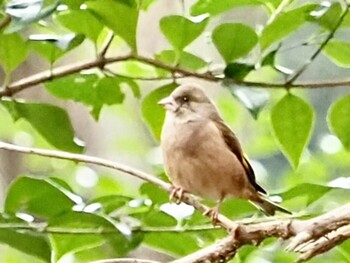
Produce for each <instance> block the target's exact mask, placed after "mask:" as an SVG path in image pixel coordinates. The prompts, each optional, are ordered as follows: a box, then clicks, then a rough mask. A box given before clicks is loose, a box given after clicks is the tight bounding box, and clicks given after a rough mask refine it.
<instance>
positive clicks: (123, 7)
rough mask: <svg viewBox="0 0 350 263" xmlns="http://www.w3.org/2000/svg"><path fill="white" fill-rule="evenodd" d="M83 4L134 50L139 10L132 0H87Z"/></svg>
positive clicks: (135, 48)
mask: <svg viewBox="0 0 350 263" xmlns="http://www.w3.org/2000/svg"><path fill="white" fill-rule="evenodd" d="M85 4H86V5H87V7H88V10H90V11H91V12H92V14H94V15H95V16H96V18H97V19H99V20H100V21H101V22H103V23H105V24H106V25H107V26H108V27H109V28H110V29H112V30H113V31H114V33H116V34H117V35H119V36H121V37H122V38H123V39H124V40H125V42H126V43H127V44H128V45H129V46H130V48H131V49H132V50H133V51H135V52H136V50H137V47H136V27H137V21H138V16H139V12H138V10H137V4H136V3H135V1H134V0H130V1H114V0H104V1H96V0H95V1H87V2H86V3H85Z"/></svg>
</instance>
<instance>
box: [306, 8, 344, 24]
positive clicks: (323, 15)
mask: <svg viewBox="0 0 350 263" xmlns="http://www.w3.org/2000/svg"><path fill="white" fill-rule="evenodd" d="M315 13H316V15H313V13H311V14H310V18H309V21H312V22H316V23H318V24H319V25H320V26H322V27H324V28H326V29H328V30H333V29H334V27H335V25H336V24H337V23H338V20H339V18H340V16H341V14H342V7H341V5H340V3H332V4H331V5H330V6H329V5H328V4H327V5H323V6H322V7H321V10H317V12H315ZM318 14H320V15H318Z"/></svg>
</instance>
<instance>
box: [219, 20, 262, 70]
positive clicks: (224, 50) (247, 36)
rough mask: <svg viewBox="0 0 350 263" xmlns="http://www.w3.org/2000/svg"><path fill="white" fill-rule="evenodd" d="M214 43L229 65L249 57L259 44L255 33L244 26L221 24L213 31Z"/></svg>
mask: <svg viewBox="0 0 350 263" xmlns="http://www.w3.org/2000/svg"><path fill="white" fill-rule="evenodd" d="M212 38H213V42H214V44H215V46H216V48H217V49H218V51H219V52H220V54H221V56H222V58H223V59H224V60H225V62H226V63H227V64H228V63H230V62H232V61H234V60H236V59H238V58H240V57H243V56H245V55H247V54H248V53H249V52H250V51H251V50H252V49H253V48H254V47H255V45H256V44H257V42H258V36H257V35H256V33H255V31H254V30H253V29H252V28H250V27H249V26H247V25H244V24H239V23H237V24H221V25H219V26H218V27H216V28H215V29H214V31H213V35H212Z"/></svg>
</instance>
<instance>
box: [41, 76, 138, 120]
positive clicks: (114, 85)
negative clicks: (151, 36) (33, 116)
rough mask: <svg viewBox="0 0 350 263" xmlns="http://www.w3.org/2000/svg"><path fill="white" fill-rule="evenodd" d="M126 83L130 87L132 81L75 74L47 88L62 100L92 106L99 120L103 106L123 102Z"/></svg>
mask: <svg viewBox="0 0 350 263" xmlns="http://www.w3.org/2000/svg"><path fill="white" fill-rule="evenodd" d="M124 82H126V84H129V85H130V82H132V81H130V80H128V79H126V78H119V77H105V78H99V77H97V76H96V75H84V74H75V75H70V76H68V77H64V78H60V79H56V80H54V81H51V82H47V83H46V84H45V86H46V88H47V90H48V91H49V92H50V93H52V94H53V95H55V96H57V97H59V98H61V99H71V100H74V101H77V102H81V103H83V104H85V105H88V106H91V107H92V111H91V113H92V115H93V117H94V118H95V119H96V120H97V119H98V118H99V115H100V111H101V109H102V107H103V105H114V104H120V103H122V102H123V100H124V93H122V92H121V89H120V85H121V84H122V83H124ZM132 87H133V86H132ZM133 89H134V88H133ZM136 92H137V91H136Z"/></svg>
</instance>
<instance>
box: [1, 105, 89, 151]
mask: <svg viewBox="0 0 350 263" xmlns="http://www.w3.org/2000/svg"><path fill="white" fill-rule="evenodd" d="M1 104H2V105H3V106H5V108H6V109H7V110H8V111H9V113H10V114H11V115H12V117H13V119H14V120H17V119H24V120H26V121H27V122H28V123H30V124H31V125H32V126H33V128H35V129H36V130H37V131H38V132H39V133H40V134H41V135H42V136H43V137H44V138H45V140H46V141H47V142H48V143H50V144H51V145H52V146H54V147H56V148H57V149H60V150H63V151H69V152H82V150H83V147H82V146H81V145H79V144H78V143H76V141H75V134H74V130H73V127H72V124H71V122H70V119H69V116H68V114H67V112H66V111H65V110H64V109H62V108H59V107H57V106H54V105H51V104H41V103H23V102H16V101H1Z"/></svg>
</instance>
